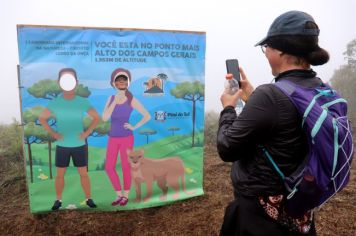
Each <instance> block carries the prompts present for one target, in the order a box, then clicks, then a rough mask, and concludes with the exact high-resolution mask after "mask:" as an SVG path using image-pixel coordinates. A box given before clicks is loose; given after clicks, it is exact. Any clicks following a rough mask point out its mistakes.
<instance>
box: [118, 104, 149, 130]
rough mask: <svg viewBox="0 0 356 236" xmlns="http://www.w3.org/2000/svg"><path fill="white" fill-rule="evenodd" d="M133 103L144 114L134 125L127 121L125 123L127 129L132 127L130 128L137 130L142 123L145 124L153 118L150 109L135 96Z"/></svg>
mask: <svg viewBox="0 0 356 236" xmlns="http://www.w3.org/2000/svg"><path fill="white" fill-rule="evenodd" d="M131 105H132V107H133V108H135V109H136V110H137V111H138V112H139V113H141V115H142V119H141V120H140V121H139V122H138V123H137V124H136V125H134V126H132V125H130V124H128V123H126V124H125V125H124V127H125V128H126V129H130V130H135V129H137V128H139V127H141V126H142V125H144V124H145V123H146V122H147V121H149V120H150V119H151V116H150V114H149V113H148V111H147V110H146V109H145V108H144V107H143V106H142V104H141V103H140V102H139V101H138V100H137V99H135V98H133V99H132V102H131Z"/></svg>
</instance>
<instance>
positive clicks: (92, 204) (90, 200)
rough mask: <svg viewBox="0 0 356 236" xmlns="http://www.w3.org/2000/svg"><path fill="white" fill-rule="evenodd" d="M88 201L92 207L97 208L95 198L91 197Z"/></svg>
mask: <svg viewBox="0 0 356 236" xmlns="http://www.w3.org/2000/svg"><path fill="white" fill-rule="evenodd" d="M86 203H87V205H88V206H89V207H90V208H96V205H95V203H94V201H93V199H91V198H89V199H88V200H87V202H86Z"/></svg>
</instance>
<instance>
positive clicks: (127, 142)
mask: <svg viewBox="0 0 356 236" xmlns="http://www.w3.org/2000/svg"><path fill="white" fill-rule="evenodd" d="M130 81H131V73H130V71H128V70H126V69H123V68H118V69H116V70H114V71H113V72H112V74H111V81H110V83H111V86H113V87H114V88H115V89H117V93H116V95H112V96H110V97H109V98H108V100H107V102H106V105H105V108H104V112H103V116H102V118H103V120H104V121H107V120H109V119H111V127H110V131H109V141H108V145H107V150H106V161H105V171H106V173H107V175H108V177H109V179H110V181H111V184H112V185H113V187H114V190H115V191H116V194H117V199H116V200H115V201H113V202H112V203H111V205H113V206H116V205H121V206H125V205H126V204H127V202H128V195H129V192H130V188H131V169H130V164H129V160H128V156H127V150H132V149H133V144H134V136H133V131H134V130H135V129H137V128H139V127H140V126H142V125H143V124H145V123H146V122H147V121H149V120H150V119H151V117H150V115H149V113H148V112H147V110H146V109H145V108H144V107H143V106H142V105H141V103H140V102H139V101H138V100H137V99H135V98H134V97H133V95H132V93H131V92H130V91H129V90H128V87H129V82H130ZM134 109H136V110H137V111H138V112H139V113H141V114H142V119H141V120H140V121H139V122H138V123H137V124H136V125H131V124H130V123H129V119H130V115H131V113H132V111H133V110H134ZM119 152H120V159H121V167H122V174H123V184H124V189H123V190H124V191H122V187H121V184H120V179H119V176H118V174H117V172H116V168H115V167H116V162H117V156H118V154H119Z"/></svg>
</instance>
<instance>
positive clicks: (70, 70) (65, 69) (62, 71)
mask: <svg viewBox="0 0 356 236" xmlns="http://www.w3.org/2000/svg"><path fill="white" fill-rule="evenodd" d="M68 72H69V73H71V74H73V75H74V78H75V79H76V80H78V79H77V72H75V70H74V69H73V68H63V69H61V70H60V71H59V72H58V80H59V79H60V78H61V76H62V75H63V74H65V73H68Z"/></svg>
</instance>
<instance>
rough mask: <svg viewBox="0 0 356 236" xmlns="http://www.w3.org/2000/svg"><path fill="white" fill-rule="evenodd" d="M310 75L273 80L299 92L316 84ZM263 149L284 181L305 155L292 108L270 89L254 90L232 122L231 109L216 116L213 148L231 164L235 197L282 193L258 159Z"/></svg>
mask: <svg viewBox="0 0 356 236" xmlns="http://www.w3.org/2000/svg"><path fill="white" fill-rule="evenodd" d="M315 76H316V73H315V72H314V71H312V70H291V71H286V72H283V73H281V74H280V75H278V76H277V77H276V78H275V81H278V80H284V79H286V80H290V81H292V82H294V83H296V84H299V85H302V86H305V87H316V86H318V85H320V84H321V80H320V79H319V78H316V77H315ZM261 145H262V146H264V147H265V148H266V149H267V150H268V152H269V153H270V154H271V156H272V157H273V159H274V161H275V162H276V163H277V165H278V166H279V168H280V169H281V171H282V172H283V173H284V174H285V175H287V176H288V175H289V174H291V173H292V172H293V171H294V170H295V169H296V167H298V165H299V164H300V163H301V162H302V160H303V159H304V157H305V156H306V154H307V152H308V147H307V141H306V138H305V135H304V133H303V131H302V129H301V117H300V115H299V114H298V112H297V110H296V108H295V107H294V105H293V104H292V102H291V101H290V100H289V98H288V97H287V96H286V95H284V94H283V93H282V92H281V91H280V90H279V89H278V88H277V87H275V86H274V85H273V84H265V85H261V86H259V87H258V88H256V89H255V91H254V92H253V93H252V94H251V96H250V98H249V100H248V102H247V103H246V105H245V107H244V109H243V111H242V112H241V114H240V115H239V116H238V117H237V115H236V112H235V109H234V108H233V107H231V106H230V107H226V108H225V109H224V110H223V111H222V112H221V114H220V121H219V130H218V136H217V148H218V152H219V155H220V157H221V159H222V160H223V161H226V162H234V163H233V165H232V170H231V178H232V183H233V186H234V189H235V192H236V193H238V194H241V195H244V196H266V195H276V194H281V193H284V187H283V182H282V180H281V179H280V176H279V175H278V174H277V172H276V170H275V169H273V167H272V165H271V164H270V163H269V161H268V160H267V159H266V157H265V155H264V154H263V153H262V150H261V148H260V146H261Z"/></svg>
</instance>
